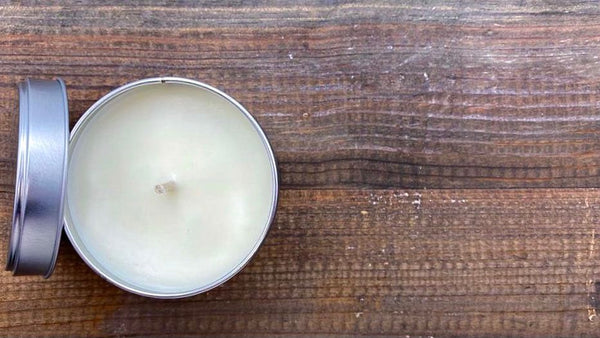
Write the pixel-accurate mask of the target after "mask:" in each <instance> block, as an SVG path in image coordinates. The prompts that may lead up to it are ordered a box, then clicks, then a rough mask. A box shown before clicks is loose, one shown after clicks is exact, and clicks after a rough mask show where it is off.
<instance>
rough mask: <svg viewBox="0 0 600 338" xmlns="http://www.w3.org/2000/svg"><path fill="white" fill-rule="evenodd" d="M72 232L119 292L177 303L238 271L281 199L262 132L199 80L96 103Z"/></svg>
mask: <svg viewBox="0 0 600 338" xmlns="http://www.w3.org/2000/svg"><path fill="white" fill-rule="evenodd" d="M67 175H68V181H67V188H66V202H65V228H66V231H67V234H68V236H69V238H70V240H71V242H72V243H73V245H74V247H75V249H76V250H77V252H78V253H79V254H80V255H81V256H82V258H83V259H84V260H85V261H86V262H87V263H88V265H90V266H91V267H92V268H93V269H94V270H95V271H97V272H98V273H99V274H100V275H102V276H103V277H105V278H106V279H108V280H109V281H111V282H113V283H114V284H116V285H117V286H119V287H121V288H124V289H126V290H128V291H132V292H134V293H138V294H141V295H146V296H153V297H164V298H175V297H181V296H187V295H191V294H196V293H199V292H203V291H206V290H208V289H210V288H212V287H214V286H217V285H219V284H221V283H222V282H224V281H225V280H227V279H228V278H230V277H231V276H233V275H234V274H235V273H236V272H238V271H239V270H240V269H241V268H242V267H243V266H244V265H245V264H246V263H247V262H248V260H249V259H250V258H251V256H252V255H253V253H254V252H255V251H256V250H257V249H258V246H259V245H260V243H261V242H262V240H263V238H264V236H265V235H266V231H267V229H268V227H269V224H270V222H271V220H272V218H273V214H274V210H275V204H276V199H277V174H276V169H275V162H274V158H273V154H272V152H271V150H270V147H269V145H268V143H267V141H266V138H265V137H264V134H263V133H262V131H261V130H260V128H259V127H258V125H257V124H256V122H255V121H254V120H253V119H252V118H251V117H250V115H249V114H248V113H247V112H246V111H245V109H243V108H242V107H241V106H240V105H239V104H238V103H236V102H235V101H233V99H231V98H229V97H228V96H226V95H225V94H223V93H221V92H219V91H217V90H215V89H214V88H211V87H209V86H206V85H203V84H201V83H197V82H194V81H190V80H183V79H176V78H166V79H149V80H143V81H140V82H137V83H133V84H131V85H128V86H125V87H122V88H119V89H117V90H115V91H114V92H112V93H110V94H109V95H107V96H106V97H105V98H103V99H101V100H100V101H98V102H97V103H96V104H95V105H94V106H92V107H91V108H90V109H89V110H88V112H86V114H85V115H84V116H83V117H82V118H81V120H80V121H79V122H78V124H77V125H76V126H75V128H74V130H73V132H72V134H71V141H70V145H69V161H68V172H67Z"/></svg>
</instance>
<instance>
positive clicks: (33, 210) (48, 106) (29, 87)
mask: <svg viewBox="0 0 600 338" xmlns="http://www.w3.org/2000/svg"><path fill="white" fill-rule="evenodd" d="M68 124H69V111H68V106H67V90H66V88H65V84H64V82H63V81H62V80H61V79H56V80H33V79H27V80H25V81H24V82H22V83H20V84H19V150H18V158H17V173H16V183H15V201H14V210H13V219H12V232H11V236H10V243H9V248H8V260H7V264H6V270H12V272H13V274H14V275H42V276H44V277H45V278H48V277H49V276H50V275H51V274H52V271H53V270H54V264H55V262H56V256H57V254H58V245H59V243H60V237H61V234H62V227H63V203H64V197H65V183H66V177H67V175H66V169H67V146H68V137H69V125H68Z"/></svg>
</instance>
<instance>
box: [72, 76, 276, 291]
mask: <svg viewBox="0 0 600 338" xmlns="http://www.w3.org/2000/svg"><path fill="white" fill-rule="evenodd" d="M161 83H162V84H167V83H174V84H182V85H189V86H193V87H197V88H201V89H205V90H208V91H210V92H212V93H214V94H217V95H219V96H221V97H222V98H224V99H225V100H227V101H228V102H229V103H231V104H233V105H234V106H235V107H236V108H237V109H238V110H239V111H240V112H241V113H242V114H243V115H244V116H245V117H246V119H247V120H248V121H249V122H250V123H251V124H252V126H253V128H254V129H255V131H256V132H257V133H258V136H259V137H260V139H261V141H262V143H263V145H264V147H265V150H266V152H267V157H268V158H269V163H270V165H271V183H272V186H273V189H272V196H273V198H272V200H271V208H270V210H269V218H268V220H267V222H266V224H265V225H264V228H263V231H262V233H261V234H260V236H259V238H258V240H257V241H256V243H255V245H254V246H253V247H252V249H251V250H250V252H249V253H248V254H247V255H246V256H245V257H244V258H243V259H242V260H241V261H240V263H239V264H238V265H236V266H235V267H234V268H233V269H231V270H230V271H229V272H228V273H226V274H225V275H223V276H222V277H221V278H219V279H217V280H216V281H214V282H212V283H210V284H208V285H205V286H202V287H199V288H196V289H192V290H189V291H184V292H173V293H166V292H154V291H148V290H145V289H142V288H136V287H135V286H133V285H130V284H128V283H125V282H122V281H120V280H119V279H118V278H115V277H113V276H109V275H108V274H107V273H106V272H105V271H103V270H102V269H100V267H98V266H97V265H96V264H95V263H94V262H93V261H92V259H90V258H89V257H88V255H87V254H86V251H85V250H84V246H83V245H82V244H81V243H79V242H78V241H77V236H76V235H75V230H74V229H73V228H74V225H73V224H72V223H71V220H70V217H68V216H70V211H69V210H68V203H67V202H65V217H64V225H65V232H66V234H67V237H68V238H69V240H70V242H71V243H72V244H73V247H74V248H75V251H77V253H78V254H79V256H80V257H81V258H82V259H83V260H84V261H85V263H86V264H87V265H88V266H89V267H90V268H91V269H92V270H94V272H96V273H97V274H98V275H100V276H101V277H102V278H104V279H106V280H107V281H109V282H110V283H112V284H113V285H115V286H117V287H119V288H121V289H123V290H125V291H128V292H131V293H134V294H137V295H140V296H145V297H151V298H163V299H175V298H183V297H189V296H194V295H197V294H200V293H203V292H207V291H209V290H211V289H214V288H216V287H217V286H219V285H221V284H223V283H225V282H226V281H228V280H229V279H231V278H232V277H233V276H235V275H236V274H238V273H239V272H240V271H241V270H242V269H243V268H244V267H245V266H246V265H247V264H248V263H249V262H250V261H251V260H252V257H253V256H254V255H255V254H256V252H257V251H258V249H259V248H260V246H261V245H262V243H263V242H264V240H265V238H266V236H267V233H268V231H269V229H270V228H271V224H272V223H273V220H274V219H275V213H276V210H277V204H278V200H279V175H278V172H277V162H276V159H275V154H274V153H273V149H272V147H271V144H270V142H269V140H268V138H267V136H266V135H265V133H264V131H263V130H262V128H261V127H260V125H259V124H258V122H257V121H256V120H255V119H254V117H253V116H252V115H251V114H250V113H249V112H248V110H246V108H244V106H242V105H241V104H240V103H239V102H237V101H236V100H235V99H233V98H232V97H231V96H229V95H227V94H225V93H224V92H222V91H221V90H219V89H217V88H215V87H212V86H210V85H208V84H205V83H202V82H199V81H195V80H191V79H186V78H180V77H155V78H147V79H142V80H138V81H135V82H131V83H128V84H126V85H123V86H121V87H118V88H116V89H114V90H112V91H111V92H109V93H108V94H106V95H104V96H103V97H102V98H100V100H98V101H96V102H95V103H94V104H93V105H92V106H91V107H90V108H89V109H88V110H87V111H86V112H85V113H84V114H83V115H82V116H81V118H80V119H79V121H77V124H75V126H74V127H73V130H72V131H71V135H70V138H69V151H70V150H71V147H73V146H74V144H75V143H76V141H74V140H75V139H76V138H77V136H78V134H79V133H80V132H81V130H83V129H84V127H85V125H86V124H87V122H89V120H90V119H91V118H92V117H93V115H94V114H95V113H96V112H97V111H98V110H100V108H101V107H103V106H104V105H105V104H106V103H108V102H109V101H111V100H113V99H115V98H116V97H118V96H119V95H121V94H123V93H125V92H128V91H129V90H132V89H134V88H137V87H141V86H145V85H156V84H161ZM67 167H68V166H67ZM90 256H91V255H90Z"/></svg>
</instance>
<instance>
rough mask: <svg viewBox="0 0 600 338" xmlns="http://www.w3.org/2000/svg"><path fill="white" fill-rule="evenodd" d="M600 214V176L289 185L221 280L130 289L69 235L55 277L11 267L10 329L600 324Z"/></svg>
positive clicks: (3, 312) (335, 329)
mask: <svg viewBox="0 0 600 338" xmlns="http://www.w3.org/2000/svg"><path fill="white" fill-rule="evenodd" d="M0 197H1V198H2V200H5V199H9V198H10V194H2V195H1V196H0ZM3 204H8V203H3ZM6 209H7V207H4V210H3V211H4V212H3V214H6V212H7V211H8V210H6ZM3 218H4V219H3V220H2V221H8V220H7V219H6V218H7V217H6V216H4V217H3ZM599 218H600V191H598V190H596V189H580V190H552V189H540V190H536V191H533V190H494V191H490V190H426V191H423V190H370V191H366V190H285V191H283V193H282V196H281V203H280V208H279V213H278V215H277V219H276V222H275V223H274V225H273V227H272V229H271V231H270V233H269V235H268V238H267V240H266V242H265V244H264V246H263V247H262V248H261V250H260V251H259V253H258V255H257V256H256V257H255V259H254V260H253V261H252V263H251V264H250V265H249V266H248V267H247V268H246V269H244V270H243V272H242V273H240V274H239V275H238V276H236V277H235V278H234V279H232V280H231V281H229V282H227V283H226V284H225V285H223V286H222V287H219V288H218V289H216V290H213V291H210V292H208V293H206V294H202V295H199V296H196V297H192V298H188V299H184V300H177V301H160V300H152V299H146V298H142V297H138V296H134V295H131V294H127V293H125V292H121V291H119V290H118V289H117V288H115V287H112V286H110V285H109V284H107V283H105V282H103V281H102V280H101V279H100V278H99V277H98V276H96V275H95V274H94V273H93V272H92V271H91V270H90V269H89V268H87V267H86V266H85V265H84V263H83V262H82V261H81V260H80V259H79V258H78V257H77V255H76V254H75V253H74V251H73V250H72V248H71V247H70V246H68V245H64V246H63V247H62V248H61V253H60V256H59V262H58V263H59V264H58V267H57V269H56V271H55V273H54V275H53V276H52V277H51V278H50V279H48V280H42V279H41V278H31V277H24V278H15V277H12V276H9V275H8V274H2V275H1V276H0V288H2V290H3V292H2V294H1V296H0V297H1V298H0V304H1V305H2V308H0V332H4V334H7V335H9V336H12V335H17V334H25V335H33V336H36V335H40V334H47V333H50V332H51V333H52V334H54V335H59V336H62V335H81V334H83V333H85V334H89V335H92V336H100V335H122V336H127V335H133V334H137V335H163V334H164V335H169V334H171V335H179V334H192V333H194V334H196V333H203V334H210V335H212V334H256V335H265V334H301V335H306V334H319V335H320V334H332V333H335V334H350V335H355V334H365V335H377V334H384V335H406V334H407V335H424V336H428V335H432V336H439V335H441V336H444V335H447V334H449V333H452V334H458V335H460V336H484V335H496V336H497V335H506V334H510V335H527V336H548V335H556V336H568V335H583V334H589V335H595V333H596V332H597V330H598V328H599V327H598V323H599V321H598V320H597V318H596V317H595V316H596V315H597V313H596V311H600V309H599V308H598V306H599V303H598V299H599V298H598V297H599V296H600V294H599V293H598V292H599V291H600V290H599V289H600V287H599V285H600V282H599V281H598V278H599V273H600V266H598V263H597V261H598V258H599V252H600V250H599V249H598V245H599V243H600V242H599V243H597V241H598V237H599V234H600V233H599V232H598V231H597V224H598V220H599Z"/></svg>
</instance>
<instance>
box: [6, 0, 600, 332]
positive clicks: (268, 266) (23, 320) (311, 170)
mask: <svg viewBox="0 0 600 338" xmlns="http://www.w3.org/2000/svg"><path fill="white" fill-rule="evenodd" d="M599 15H600V7H598V6H597V4H596V3H594V2H586V1H541V0H540V1H527V2H523V1H497V0H496V1H494V0H492V1H486V2H477V1H438V0H433V1H428V2H423V1H417V0H414V1H402V2H399V1H391V0H390V1H384V0H376V1H337V0H336V1H331V0H322V1H321V0H307V1H302V2H298V1H291V0H277V1H259V0H251V1H215V0H209V1H202V2H196V1H177V2H173V1H141V2H140V1H129V0H127V1H115V0H109V1H98V0H97V1H88V0H86V1H44V2H40V1H34V0H21V1H0V250H2V252H4V251H5V250H6V247H7V241H8V235H9V224H10V214H11V211H12V210H11V209H12V194H13V180H14V169H15V168H14V165H15V157H16V134H15V133H16V128H15V127H16V123H17V115H16V112H17V109H18V97H17V90H16V83H17V82H19V81H21V80H23V79H25V78H26V77H38V78H52V77H57V76H58V77H62V78H63V79H64V80H65V81H66V83H67V87H68V92H69V105H70V113H71V124H72V125H73V124H74V123H75V122H76V121H77V119H78V118H79V117H80V116H81V115H82V114H83V113H84V112H85V110H86V109H87V108H88V107H89V106H91V105H92V104H93V103H94V102H95V101H96V100H98V99H99V98H100V97H102V96H103V95H104V94H106V93H108V92H109V91H110V90H112V89H114V88H116V87H117V86H119V85H122V84H125V83H128V82H131V81H134V80H137V79H141V78H145V77H151V76H162V75H169V76H182V77H189V78H193V79H197V80H200V81H203V82H207V83H209V84H211V85H214V86H216V87H218V88H220V89H223V90H224V91H226V92H227V93H229V94H231V95H232V96H233V97H235V98H236V99H238V100H239V101H240V102H241V103H242V104H244V105H245V106H246V107H247V108H248V109H249V110H250V112H252V113H253V115H254V116H255V117H256V118H257V120H258V121H259V122H260V124H261V125H262V126H263V128H264V129H265V131H266V133H267V135H268V137H269V138H270V140H271V142H272V144H273V148H274V151H275V153H276V156H277V159H278V161H279V167H280V172H281V184H282V191H281V203H280V208H279V213H278V215H277V219H276V222H275V224H274V225H273V227H272V230H271V232H270V234H269V236H268V238H267V240H266V242H265V245H264V246H263V247H262V248H261V250H260V251H259V253H258V255H257V256H256V257H255V259H253V261H252V263H251V264H250V265H249V266H248V267H247V268H245V269H244V270H243V272H242V273H241V274H239V275H238V276H236V277H235V278H234V279H233V280H231V281H229V282H228V283H226V284H225V285H223V286H222V287H220V288H218V289H216V290H213V291H211V292H208V293H206V294H202V295H199V296H196V297H192V298H188V299H184V300H178V301H158V300H152V299H146V298H142V297H137V296H134V295H131V294H127V293H125V292H122V291H120V290H118V289H117V288H115V287H112V286H111V285H110V284H108V283H106V282H104V281H102V280H101V279H100V278H99V277H98V276H97V275H95V274H94V273H92V272H91V270H90V269H89V268H88V267H87V266H85V264H84V263H83V262H82V261H81V260H80V259H79V258H78V257H77V255H76V254H75V252H74V251H73V249H72V248H71V246H70V244H69V243H68V241H67V240H66V238H65V239H63V244H62V247H61V253H60V255H59V260H58V267H57V269H56V271H55V273H54V275H53V276H52V277H51V278H50V279H48V280H42V279H39V278H35V277H19V278H15V277H12V276H10V274H9V273H7V272H2V273H0V336H41V335H44V336H57V337H62V336H140V335H141V336H149V335H152V336H163V335H164V336H168V335H171V336H181V335H198V334H205V335H211V336H213V335H218V334H221V335H256V336H261V337H262V336H265V335H290V336H293V335H295V336H304V335H308V334H312V335H325V334H334V335H350V336H354V335H359V334H364V335H368V336H373V335H389V336H398V335H411V336H412V335H422V336H430V335H432V336H461V337H462V336H507V335H508V336H531V337H533V336H539V337H547V336H560V337H563V336H597V335H598V329H599V328H598V322H600V319H598V317H597V315H598V313H597V311H600V278H599V277H598V273H599V272H600V271H599V270H600V265H598V263H597V262H598V248H597V245H598V243H596V241H597V239H598V234H600V229H599V228H598V221H599V218H600V210H599V208H600V207H599V205H600V204H599V199H600V194H599V193H600V191H598V190H597V189H594V188H597V187H599V186H600V172H599V170H600V169H599V168H600V151H599V150H600V139H599V138H598V137H597V133H598V131H599V130H600V116H599V115H598V113H597V111H598V108H599V107H600V104H599V103H598V102H599V96H598V92H599V90H600V80H599V79H600V67H599V59H598V58H599V55H600V39H599V37H600V19H599V18H600V16H599ZM501 188H514V189H506V190H503V189H501ZM532 188H536V189H532ZM0 263H1V262H0Z"/></svg>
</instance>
